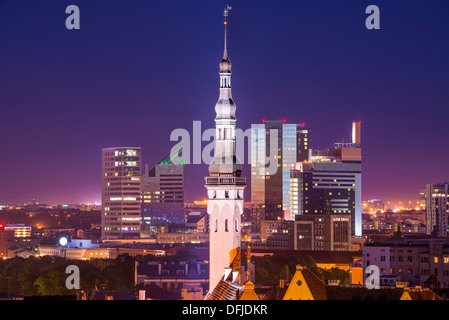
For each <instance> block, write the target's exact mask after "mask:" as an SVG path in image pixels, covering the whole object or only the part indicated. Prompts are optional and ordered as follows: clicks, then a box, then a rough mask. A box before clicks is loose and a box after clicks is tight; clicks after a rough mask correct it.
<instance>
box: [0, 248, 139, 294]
mask: <svg viewBox="0 0 449 320" xmlns="http://www.w3.org/2000/svg"><path fill="white" fill-rule="evenodd" d="M69 265H76V266H78V268H79V270H80V273H79V274H80V277H79V279H80V289H79V290H75V289H71V290H69V289H67V288H66V279H67V277H69V276H70V274H68V273H66V268H67V266H69ZM133 281H134V259H133V258H131V257H130V256H128V255H121V256H119V257H117V258H116V259H92V260H90V261H82V260H68V259H65V258H62V257H55V256H44V257H29V258H22V257H14V258H11V259H5V260H0V292H3V293H9V294H11V295H31V296H36V295H37V296H40V295H74V294H79V295H80V296H82V295H83V294H85V295H86V297H87V298H90V296H91V295H92V293H93V291H94V290H103V291H122V292H123V291H125V292H133V290H134V283H133Z"/></svg>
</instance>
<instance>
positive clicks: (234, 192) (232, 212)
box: [205, 11, 246, 292]
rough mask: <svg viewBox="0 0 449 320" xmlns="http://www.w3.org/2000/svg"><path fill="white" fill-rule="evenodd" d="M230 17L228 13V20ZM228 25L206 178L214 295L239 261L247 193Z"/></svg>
mask: <svg viewBox="0 0 449 320" xmlns="http://www.w3.org/2000/svg"><path fill="white" fill-rule="evenodd" d="M226 14H227V11H225V16H226ZM224 23H225V41H224V53H223V58H222V60H221V62H220V72H219V74H220V95H219V98H218V101H217V103H216V105H215V113H216V116H215V128H216V130H215V142H214V144H215V147H214V157H213V158H212V160H211V162H210V164H209V176H208V177H206V178H205V186H206V189H207V195H208V201H207V213H208V214H209V261H210V262H209V266H210V267H209V289H210V292H212V290H213V289H214V288H215V287H216V285H217V284H218V283H219V282H220V280H221V278H222V276H223V274H224V272H225V269H226V268H229V267H230V265H231V261H233V259H234V258H235V257H238V252H239V250H240V246H241V214H242V213H243V191H244V189H245V186H246V179H245V177H241V173H242V164H241V163H240V161H239V159H238V158H237V155H236V149H235V129H236V127H235V125H236V121H237V120H236V117H235V112H236V106H235V103H234V100H233V98H232V94H231V61H230V60H229V57H228V53H227V44H226V26H227V20H226V19H225V21H224ZM237 260H238V259H237ZM233 271H234V270H233ZM235 272H238V271H237V270H235Z"/></svg>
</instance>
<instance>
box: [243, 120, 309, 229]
mask: <svg viewBox="0 0 449 320" xmlns="http://www.w3.org/2000/svg"><path fill="white" fill-rule="evenodd" d="M271 153H273V154H271ZM309 153H310V129H308V128H306V127H305V125H304V124H290V123H286V120H263V123H262V124H253V125H252V126H251V206H252V221H253V229H254V231H259V230H260V223H261V221H263V220H279V219H284V218H285V219H290V204H291V202H290V170H291V169H292V168H293V166H294V164H295V163H296V162H302V161H307V160H309ZM265 155H267V156H269V158H271V159H273V158H274V159H276V162H277V165H275V168H273V163H272V162H270V161H266V160H265V159H264V157H265ZM261 157H262V158H261ZM261 160H262V161H261Z"/></svg>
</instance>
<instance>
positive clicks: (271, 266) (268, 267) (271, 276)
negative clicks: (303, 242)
mask: <svg viewBox="0 0 449 320" xmlns="http://www.w3.org/2000/svg"><path fill="white" fill-rule="evenodd" d="M252 260H253V262H254V264H255V267H256V270H255V272H256V275H255V276H256V278H255V281H256V283H270V284H273V285H277V284H279V281H280V280H286V281H287V282H288V283H289V282H290V281H291V279H292V278H293V275H294V274H295V272H296V266H297V265H301V266H304V267H306V268H307V269H309V270H310V271H311V272H313V273H314V274H315V275H316V276H317V277H318V278H319V279H320V280H321V281H323V282H326V281H327V280H340V281H341V282H340V283H341V284H342V285H347V284H349V281H350V280H349V279H350V278H349V271H345V270H342V269H340V268H331V269H323V268H319V267H317V265H316V262H315V260H313V258H312V257H311V256H304V257H302V256H296V255H295V256H291V257H284V256H280V255H272V256H270V255H266V256H264V257H252Z"/></svg>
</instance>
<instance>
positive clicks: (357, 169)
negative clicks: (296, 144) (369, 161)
mask: <svg viewBox="0 0 449 320" xmlns="http://www.w3.org/2000/svg"><path fill="white" fill-rule="evenodd" d="M354 128H355V129H354ZM353 132H356V133H358V135H357V134H356V135H355V136H353V142H352V143H336V144H335V145H334V148H333V149H332V150H327V149H326V150H317V151H314V152H313V155H312V156H311V157H310V161H308V162H298V163H295V165H294V168H293V169H292V170H291V171H290V196H291V198H290V201H291V210H290V215H291V216H290V218H291V219H292V220H293V219H296V217H297V216H298V215H302V214H343V215H349V216H350V217H351V232H352V235H353V236H361V235H362V161H361V160H362V158H361V147H360V137H359V134H360V122H359V121H354V122H353Z"/></svg>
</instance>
